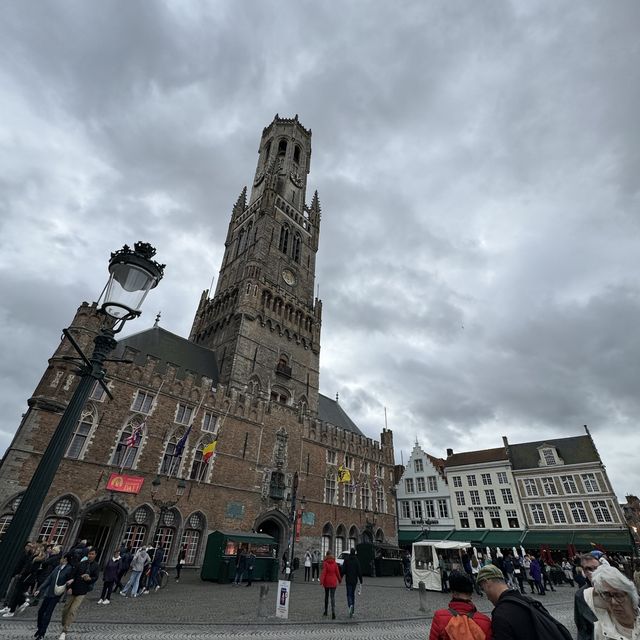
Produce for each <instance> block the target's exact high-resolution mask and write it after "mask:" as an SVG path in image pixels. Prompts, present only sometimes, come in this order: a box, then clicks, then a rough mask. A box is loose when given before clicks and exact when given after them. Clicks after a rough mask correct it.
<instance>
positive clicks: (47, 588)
mask: <svg viewBox="0 0 640 640" xmlns="http://www.w3.org/2000/svg"><path fill="white" fill-rule="evenodd" d="M72 556H73V554H71V553H67V554H66V555H65V556H63V557H61V558H60V564H59V565H58V567H57V568H56V569H54V570H53V571H52V572H51V573H50V574H49V576H48V577H47V579H46V580H45V581H44V582H43V583H42V584H41V585H40V588H39V590H38V591H36V594H35V595H36V596H40V595H41V596H42V604H41V605H40V609H38V630H37V631H36V635H35V638H36V640H42V638H44V635H45V633H46V632H47V627H48V626H49V622H50V621H51V615H52V614H53V610H54V609H55V608H56V605H57V604H58V602H59V601H60V598H61V597H62V595H63V594H64V592H65V591H66V590H67V588H68V587H69V586H70V585H71V583H72V582H73V580H72V579H71V575H72V574H73V566H72V565H71V560H72Z"/></svg>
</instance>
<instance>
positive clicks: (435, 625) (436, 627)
mask: <svg viewBox="0 0 640 640" xmlns="http://www.w3.org/2000/svg"><path fill="white" fill-rule="evenodd" d="M473 586H474V585H473V580H472V579H471V578H470V577H469V576H468V575H466V574H465V573H461V572H460V571H452V572H451V573H450V574H449V589H450V590H451V601H450V602H449V608H448V609H438V610H437V611H436V612H435V613H434V614H433V622H432V623H431V630H430V631H429V640H445V639H447V640H448V639H449V638H450V637H451V631H450V629H447V625H448V624H449V621H450V620H451V619H452V618H453V617H454V616H467V617H468V618H469V619H470V620H473V622H474V623H475V624H477V625H478V627H480V629H481V630H482V632H483V633H484V637H485V640H491V638H492V637H493V635H492V632H491V620H490V618H488V617H487V616H485V615H484V613H480V612H479V611H478V610H477V609H476V607H475V605H474V604H473V601H472V594H473Z"/></svg>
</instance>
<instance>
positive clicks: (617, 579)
mask: <svg viewBox="0 0 640 640" xmlns="http://www.w3.org/2000/svg"><path fill="white" fill-rule="evenodd" d="M591 581H592V583H593V587H590V588H589V589H585V592H584V598H585V601H586V603H587V605H588V606H589V608H590V609H591V611H592V612H593V613H594V615H595V617H596V618H597V620H596V621H595V622H594V626H593V639H594V640H606V639H607V638H615V640H625V639H626V638H629V639H632V640H638V638H640V612H639V611H638V602H639V600H640V597H639V596H638V592H637V591H636V587H635V585H634V584H633V582H632V581H631V580H629V578H627V577H626V576H625V575H624V574H623V573H622V572H621V571H620V570H619V569H616V568H615V567H612V566H611V565H609V564H601V565H600V566H599V567H598V568H597V569H596V570H595V571H594V572H593V575H592V577H591Z"/></svg>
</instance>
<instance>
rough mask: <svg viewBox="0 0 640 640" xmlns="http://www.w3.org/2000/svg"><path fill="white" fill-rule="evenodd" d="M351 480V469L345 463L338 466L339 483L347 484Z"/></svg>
mask: <svg viewBox="0 0 640 640" xmlns="http://www.w3.org/2000/svg"><path fill="white" fill-rule="evenodd" d="M349 482H351V471H349V469H347V468H346V467H345V466H344V465H343V464H341V465H340V466H339V467H338V484H347V483H349Z"/></svg>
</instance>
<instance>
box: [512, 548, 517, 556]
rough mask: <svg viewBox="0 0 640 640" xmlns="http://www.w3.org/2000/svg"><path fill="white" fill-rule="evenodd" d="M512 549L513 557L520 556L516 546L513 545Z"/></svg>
mask: <svg viewBox="0 0 640 640" xmlns="http://www.w3.org/2000/svg"><path fill="white" fill-rule="evenodd" d="M511 551H513V557H514V558H517V557H518V550H517V549H516V548H515V547H513V548H512V549H511Z"/></svg>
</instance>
